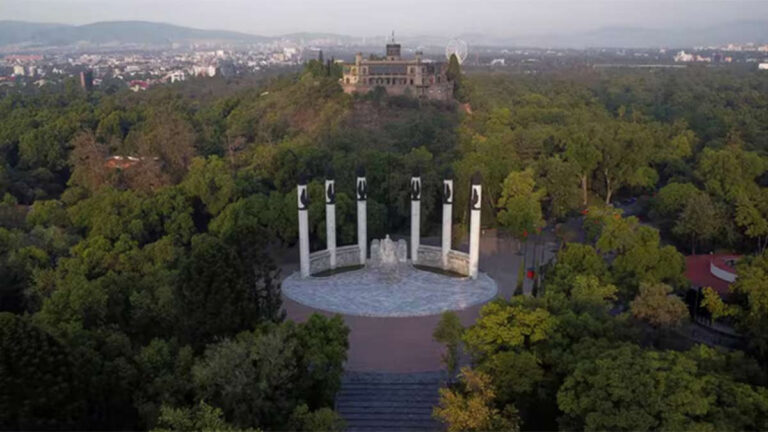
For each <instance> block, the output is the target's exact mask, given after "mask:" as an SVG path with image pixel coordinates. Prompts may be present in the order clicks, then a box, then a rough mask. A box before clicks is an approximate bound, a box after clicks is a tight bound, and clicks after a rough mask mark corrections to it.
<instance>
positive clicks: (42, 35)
mask: <svg viewBox="0 0 768 432" xmlns="http://www.w3.org/2000/svg"><path fill="white" fill-rule="evenodd" d="M268 40H270V38H267V37H263V36H256V35H250V34H246V33H238V32H231V31H222V30H201V29H193V28H189V27H181V26H176V25H172V24H164V23H153V22H145V21H109V22H97V23H93V24H86V25H82V26H70V25H61V24H39V23H28V22H20V21H0V46H3V45H12V44H23V45H32V46H66V45H74V44H82V43H86V44H94V45H104V44H149V45H162V44H169V43H174V42H193V41H231V42H241V43H255V42H263V41H268Z"/></svg>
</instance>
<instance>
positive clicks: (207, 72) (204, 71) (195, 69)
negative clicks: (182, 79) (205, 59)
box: [192, 65, 216, 77]
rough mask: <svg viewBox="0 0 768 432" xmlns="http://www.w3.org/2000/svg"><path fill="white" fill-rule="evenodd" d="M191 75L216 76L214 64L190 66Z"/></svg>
mask: <svg viewBox="0 0 768 432" xmlns="http://www.w3.org/2000/svg"><path fill="white" fill-rule="evenodd" d="M192 75H194V76H196V77H212V76H216V66H213V65H210V66H192Z"/></svg>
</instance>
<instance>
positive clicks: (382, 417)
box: [336, 372, 446, 432]
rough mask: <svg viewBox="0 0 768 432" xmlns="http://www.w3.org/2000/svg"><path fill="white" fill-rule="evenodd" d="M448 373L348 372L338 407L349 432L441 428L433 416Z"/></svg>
mask: <svg viewBox="0 0 768 432" xmlns="http://www.w3.org/2000/svg"><path fill="white" fill-rule="evenodd" d="M445 377H446V375H445V374H444V373H442V372H423V373H407V374H397V373H368V372H366V373H361V372H347V373H345V374H344V377H343V378H342V384H341V390H340V391H339V393H338V394H337V395H336V410H337V411H338V413H339V414H340V415H341V417H343V418H344V420H346V422H347V431H348V432H363V431H438V430H441V429H442V428H441V425H440V423H439V422H437V421H435V420H434V419H433V418H432V408H433V407H434V406H435V405H436V404H437V401H438V389H439V388H440V386H441V384H442V383H443V382H444V380H445Z"/></svg>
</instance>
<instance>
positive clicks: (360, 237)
mask: <svg viewBox="0 0 768 432" xmlns="http://www.w3.org/2000/svg"><path fill="white" fill-rule="evenodd" d="M355 185H356V186H355V190H356V195H357V246H358V248H360V265H365V260H366V258H367V256H368V227H367V225H366V224H367V223H368V221H367V218H366V212H367V206H366V200H367V199H368V182H367V181H366V180H365V171H363V170H358V172H357V182H356V183H355Z"/></svg>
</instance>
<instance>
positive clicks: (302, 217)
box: [296, 180, 309, 278]
mask: <svg viewBox="0 0 768 432" xmlns="http://www.w3.org/2000/svg"><path fill="white" fill-rule="evenodd" d="M296 195H297V198H298V205H299V268H300V269H301V277H303V278H306V277H309V217H308V214H307V213H308V212H309V191H308V190H307V182H306V181H305V180H300V181H299V185H298V187H297V188H296Z"/></svg>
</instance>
